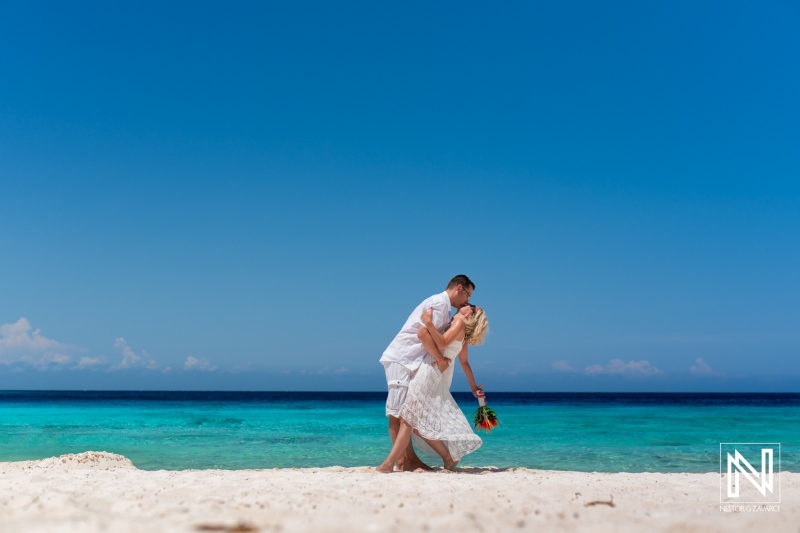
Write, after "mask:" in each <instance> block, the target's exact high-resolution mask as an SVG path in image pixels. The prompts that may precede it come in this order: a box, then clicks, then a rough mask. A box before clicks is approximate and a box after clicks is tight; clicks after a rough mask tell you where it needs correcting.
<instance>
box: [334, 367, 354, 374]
mask: <svg viewBox="0 0 800 533" xmlns="http://www.w3.org/2000/svg"><path fill="white" fill-rule="evenodd" d="M349 373H350V370H349V369H347V368H345V367H342V368H340V369H339V370H336V371H335V372H334V374H349Z"/></svg>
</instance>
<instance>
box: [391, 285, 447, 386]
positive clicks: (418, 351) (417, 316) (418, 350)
mask: <svg viewBox="0 0 800 533" xmlns="http://www.w3.org/2000/svg"><path fill="white" fill-rule="evenodd" d="M431 307H433V325H434V327H436V329H438V330H439V332H443V331H444V328H445V327H446V326H447V324H449V323H450V296H448V295H447V291H445V292H442V293H439V294H434V295H433V296H431V297H430V298H428V299H426V300H425V301H424V302H422V303H421V304H419V305H418V306H417V308H416V309H414V312H413V313H411V315H410V316H409V317H408V320H406V323H405V325H404V326H403V329H401V330H400V333H398V334H397V335H396V336H395V338H394V340H393V341H392V342H391V344H389V347H388V348H386V351H385V352H383V356H382V357H381V363H384V364H386V363H400V364H401V365H403V366H404V367H406V368H408V369H409V370H411V371H412V372H413V371H415V370H417V369H418V368H419V366H420V365H421V364H422V359H423V358H424V357H425V354H426V353H427V352H426V351H425V348H424V347H423V346H422V341H420V340H419V337H417V332H418V331H419V328H420V327H423V328H424V327H425V324H424V323H423V322H422V313H423V312H425V311H427V310H428V309H430V308H431Z"/></svg>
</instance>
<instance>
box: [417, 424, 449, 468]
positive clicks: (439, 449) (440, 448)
mask: <svg viewBox="0 0 800 533" xmlns="http://www.w3.org/2000/svg"><path fill="white" fill-rule="evenodd" d="M414 435H416V436H417V437H419V438H421V439H422V440H424V441H425V443H426V444H427V445H428V446H430V447H431V448H433V451H435V452H436V453H438V454H439V456H440V457H441V458H442V461H444V469H445V470H453V469H454V468H455V467H456V465H457V464H458V461H453V457H452V456H451V455H450V450H448V449H447V446H445V444H444V442H442V441H440V440H430V439H426V438H425V437H423V436H422V435H420V434H419V431H417V430H416V429H415V430H414Z"/></svg>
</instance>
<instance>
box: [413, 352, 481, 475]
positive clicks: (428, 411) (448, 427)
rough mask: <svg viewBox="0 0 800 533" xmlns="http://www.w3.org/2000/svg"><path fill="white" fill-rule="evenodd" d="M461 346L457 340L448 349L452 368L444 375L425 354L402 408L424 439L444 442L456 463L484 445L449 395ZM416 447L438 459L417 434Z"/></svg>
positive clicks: (446, 355) (446, 353)
mask: <svg viewBox="0 0 800 533" xmlns="http://www.w3.org/2000/svg"><path fill="white" fill-rule="evenodd" d="M461 346H462V342H461V341H454V342H453V343H451V344H450V345H449V346H448V347H447V348H445V350H444V353H443V354H442V355H443V356H444V357H446V358H447V359H449V360H450V365H449V366H448V367H447V370H445V371H444V372H439V368H438V367H437V366H436V361H435V360H434V359H433V357H431V355H430V354H426V355H425V359H424V361H423V363H422V365H421V366H420V367H419V370H418V371H417V373H416V374H415V375H414V378H413V379H412V380H411V383H409V386H408V395H407V396H406V401H405V403H404V404H403V407H402V408H401V409H400V417H401V418H402V419H403V420H405V421H406V422H408V423H409V424H410V425H411V426H412V427H413V428H414V429H416V430H417V431H419V433H420V434H421V435H422V436H424V437H425V438H427V439H430V440H440V441H442V442H443V443H444V444H445V446H447V449H448V451H449V452H450V455H451V456H452V457H453V460H454V461H460V460H461V458H462V457H464V456H465V455H467V454H468V453H472V452H474V451H475V450H477V449H478V448H480V446H481V444H483V441H482V440H481V438H480V437H479V436H477V435H476V434H475V432H474V431H473V430H472V426H471V425H470V423H469V422H468V421H467V417H465V416H464V413H463V412H462V411H461V409H460V408H459V407H458V404H457V403H456V401H455V400H454V399H453V395H452V394H450V384H451V383H452V382H453V365H454V363H455V358H456V356H458V354H459V353H460V352H461ZM414 445H416V446H417V448H419V449H420V450H421V451H422V452H424V453H426V454H428V455H431V456H433V457H438V456H439V454H437V453H436V452H435V451H434V450H433V449H432V448H431V447H430V446H428V445H427V444H426V443H425V441H423V440H422V439H420V438H419V437H417V436H416V435H414Z"/></svg>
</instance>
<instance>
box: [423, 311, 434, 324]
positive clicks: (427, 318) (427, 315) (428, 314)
mask: <svg viewBox="0 0 800 533" xmlns="http://www.w3.org/2000/svg"><path fill="white" fill-rule="evenodd" d="M420 320H422V323H423V324H425V325H428V326H430V325H433V307H431V308H430V309H428V310H427V311H425V312H424V313H422V318H421V319H420Z"/></svg>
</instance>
